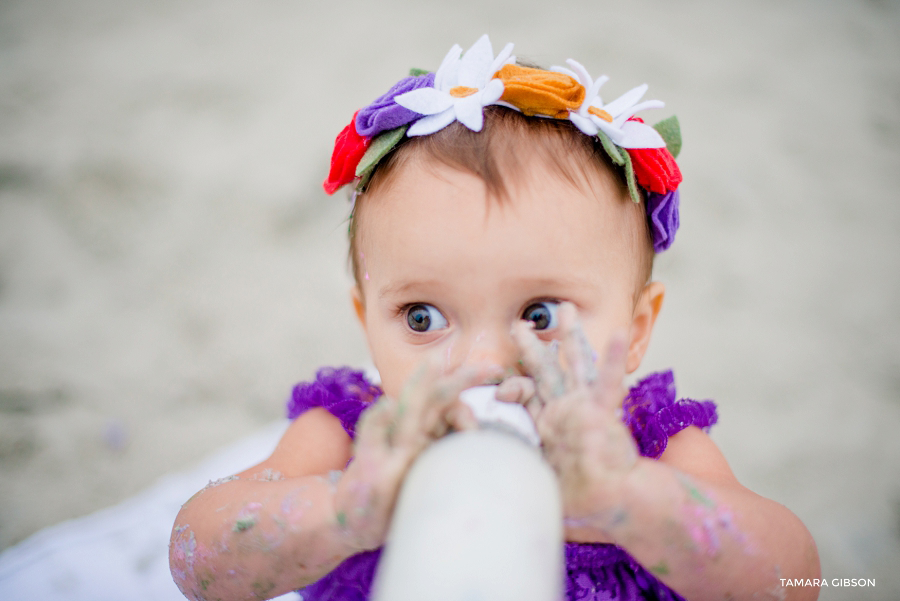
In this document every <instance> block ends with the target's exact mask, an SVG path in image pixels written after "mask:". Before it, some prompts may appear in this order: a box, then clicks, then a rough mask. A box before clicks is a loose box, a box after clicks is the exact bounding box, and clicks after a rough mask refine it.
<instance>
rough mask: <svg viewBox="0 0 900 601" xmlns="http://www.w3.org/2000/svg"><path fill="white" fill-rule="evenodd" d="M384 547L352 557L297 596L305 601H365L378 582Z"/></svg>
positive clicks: (303, 589) (300, 591) (301, 590)
mask: <svg viewBox="0 0 900 601" xmlns="http://www.w3.org/2000/svg"><path fill="white" fill-rule="evenodd" d="M380 557H381V548H378V549H375V550H373V551H365V552H363V553H359V554H357V555H351V556H350V557H348V558H347V559H345V560H344V561H342V562H341V563H340V564H339V565H338V567H336V568H335V569H333V570H332V571H331V572H329V573H328V574H326V575H325V576H323V577H322V578H320V579H318V580H316V581H315V582H313V583H312V584H310V585H309V586H307V587H306V588H302V589H300V590H299V591H297V592H298V593H300V594H301V595H303V601H366V599H368V598H369V591H370V589H371V588H372V580H374V579H375V568H377V567H378V559H379V558H380Z"/></svg>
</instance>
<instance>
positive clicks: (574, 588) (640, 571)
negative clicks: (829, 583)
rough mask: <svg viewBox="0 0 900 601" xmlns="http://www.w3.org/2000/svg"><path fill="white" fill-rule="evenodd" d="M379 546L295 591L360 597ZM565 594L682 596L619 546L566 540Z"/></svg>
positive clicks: (311, 598)
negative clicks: (567, 541) (568, 541)
mask: <svg viewBox="0 0 900 601" xmlns="http://www.w3.org/2000/svg"><path fill="white" fill-rule="evenodd" d="M381 552H382V549H381V548H379V549H375V550H374V551H366V552H364V553H360V554H358V555H353V556H351V557H348V558H347V559H345V560H344V561H343V562H342V563H341V564H340V565H339V566H338V567H336V568H335V569H334V570H332V571H331V572H330V573H328V574H326V575H325V576H324V577H322V578H321V579H319V580H317V581H316V582H314V583H312V584H310V585H309V586H307V587H306V588H304V589H301V590H299V591H298V592H299V593H301V594H302V595H303V599H304V601H325V600H328V601H365V600H366V599H368V598H369V593H370V591H371V588H372V581H373V579H374V578H375V570H376V569H377V567H378V561H379V559H380V557H381ZM566 599H568V600H571V601H575V600H577V601H601V600H602V601H641V600H644V599H655V600H658V601H684V600H683V597H681V596H679V595H678V594H677V593H675V592H674V591H673V590H671V589H670V588H668V587H667V586H666V585H664V584H663V583H662V582H660V581H659V580H658V579H657V578H656V577H655V576H653V574H651V573H650V572H648V571H647V570H645V569H644V568H643V567H641V565H640V564H639V563H638V562H637V561H635V560H634V558H633V557H631V555H629V554H628V553H626V552H625V551H624V550H623V549H622V548H620V547H617V546H615V545H609V544H590V543H566Z"/></svg>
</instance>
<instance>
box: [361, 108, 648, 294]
mask: <svg viewBox="0 0 900 601" xmlns="http://www.w3.org/2000/svg"><path fill="white" fill-rule="evenodd" d="M523 150H525V151H526V152H528V153H537V158H538V159H539V160H541V161H542V162H543V163H544V164H546V165H548V166H549V167H550V170H551V172H552V173H555V174H557V175H558V176H559V177H560V178H561V179H562V180H563V181H565V182H566V183H568V184H570V185H573V186H576V187H579V186H582V187H583V186H585V185H587V184H586V182H590V181H592V180H591V178H590V175H591V172H593V173H594V174H597V175H599V176H600V177H603V178H607V179H609V180H611V181H612V182H613V183H614V185H615V188H616V190H617V192H618V195H617V196H618V200H619V201H620V202H623V203H627V205H629V206H630V207H633V213H634V217H635V218H634V220H633V221H634V222H635V224H636V225H635V227H634V228H631V233H629V234H628V237H629V238H630V242H631V246H632V247H633V248H634V252H635V254H636V256H637V260H638V262H639V263H638V270H637V283H636V289H635V295H634V301H635V302H637V299H638V298H639V296H640V293H641V291H642V290H643V288H644V285H645V284H646V283H647V282H648V281H649V280H650V276H651V274H652V271H653V258H654V251H653V242H652V236H651V233H650V226H649V223H648V219H647V216H646V215H647V214H646V209H645V207H644V206H643V205H644V203H643V202H641V203H640V204H635V203H633V202H632V201H631V199H630V197H629V194H628V189H627V186H626V183H625V176H624V174H623V173H622V171H621V169H619V168H618V167H616V166H615V165H614V164H613V163H612V161H611V160H610V159H609V156H608V155H607V153H606V152H605V151H604V150H603V148H602V146H601V144H600V142H599V141H598V140H597V138H595V137H589V136H586V135H584V134H583V133H581V132H580V131H578V129H577V128H575V127H574V126H573V125H572V124H571V123H570V122H568V121H562V120H558V119H543V118H539V117H527V116H525V115H523V114H522V113H519V112H517V111H514V110H512V109H509V108H506V107H502V106H488V107H485V109H484V128H483V130H482V131H481V132H473V131H471V130H470V129H468V128H466V127H465V126H464V125H462V124H461V123H458V122H457V123H453V124H451V125H449V126H447V127H445V128H444V129H442V130H440V131H438V132H436V133H434V134H431V135H429V136H421V137H414V138H406V139H404V140H403V141H402V142H401V143H400V144H399V145H398V146H397V147H396V148H395V149H394V150H393V151H392V152H391V153H390V154H389V155H387V156H386V157H385V158H384V159H382V160H381V161H380V162H379V163H378V165H377V167H376V168H375V171H374V173H373V174H372V177H371V179H370V180H369V182H368V186H367V187H366V190H365V192H362V193H359V194H358V195H357V197H356V203H355V206H354V209H353V213H352V214H351V216H350V226H349V238H350V248H349V253H348V259H349V262H350V268H351V270H352V274H353V278H354V280H355V281H356V284H357V287H358V288H359V290H360V294H362V280H361V273H360V267H361V266H360V261H359V249H358V245H357V232H358V228H359V212H360V208H361V205H362V204H363V203H365V202H367V200H366V198H367V197H368V196H370V195H373V193H374V192H376V191H378V190H384V189H385V188H389V186H390V185H391V181H392V178H391V174H392V173H394V172H395V171H396V170H397V169H400V168H403V167H404V166H405V165H407V164H408V163H409V162H410V161H412V160H418V161H425V162H427V161H434V162H435V163H437V164H441V165H446V166H448V167H451V168H453V169H456V170H459V171H461V172H464V173H471V174H472V175H475V176H477V177H479V178H480V179H481V180H482V181H483V182H484V184H485V187H486V189H487V192H488V196H489V198H491V199H494V200H495V201H497V202H500V203H503V202H506V201H507V200H508V198H509V187H510V182H512V185H516V181H517V180H519V179H520V178H519V177H518V176H520V175H522V174H521V172H520V170H522V169H524V166H523V164H522V162H520V161H519V160H518V157H519V156H521V155H522V154H523Z"/></svg>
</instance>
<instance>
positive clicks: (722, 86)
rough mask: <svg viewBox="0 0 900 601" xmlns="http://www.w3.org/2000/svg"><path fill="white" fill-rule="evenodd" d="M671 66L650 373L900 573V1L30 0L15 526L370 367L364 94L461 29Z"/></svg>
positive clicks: (844, 550) (9, 154)
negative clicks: (666, 233)
mask: <svg viewBox="0 0 900 601" xmlns="http://www.w3.org/2000/svg"><path fill="white" fill-rule="evenodd" d="M484 32H488V33H489V34H490V35H491V38H492V40H493V41H494V44H495V46H496V47H498V48H499V47H500V46H502V44H504V43H506V42H507V41H513V42H515V43H516V50H517V54H518V55H519V56H522V57H526V58H529V59H531V60H534V61H537V62H539V63H543V64H546V65H549V64H561V63H562V61H563V60H564V59H566V58H568V57H570V56H571V57H574V58H576V59H577V60H579V61H581V62H583V63H584V64H585V65H586V66H587V67H588V69H589V70H590V71H591V72H592V73H600V72H606V73H607V74H609V75H610V76H611V77H612V80H611V82H610V83H609V84H607V86H606V87H605V88H604V90H605V92H606V94H607V95H611V94H617V93H621V92H624V91H626V90H628V89H630V88H631V87H633V86H635V85H638V84H640V83H644V82H645V81H646V82H648V83H650V86H651V87H650V94H649V96H650V97H652V98H660V99H663V100H665V101H666V102H667V108H666V109H664V110H663V111H659V112H658V115H654V116H653V117H654V118H655V117H657V116H658V118H660V119H661V118H663V117H665V116H667V115H669V114H672V113H675V114H677V115H678V116H679V118H680V119H681V122H682V128H683V131H684V135H685V147H684V151H683V153H682V155H681V159H680V160H679V163H680V164H681V166H682V170H683V171H684V173H685V183H684V184H683V188H682V223H683V227H682V230H681V232H680V233H679V240H678V243H677V244H676V245H675V247H674V248H673V249H672V250H671V251H669V252H667V253H666V254H665V255H663V256H662V257H661V258H660V259H659V261H658V267H657V277H658V278H659V279H661V280H663V281H664V282H666V284H667V286H668V290H669V295H668V298H667V305H666V308H665V309H664V312H663V317H662V319H661V322H660V324H659V326H658V330H657V332H656V334H655V338H654V343H653V345H652V346H651V353H650V355H649V356H648V357H647V359H646V361H645V363H644V366H643V367H642V369H641V373H645V372H647V371H652V370H654V369H661V368H665V367H670V366H671V367H673V368H674V369H675V370H676V378H677V382H678V385H679V390H680V392H681V393H682V394H684V395H687V396H691V397H695V398H714V399H716V400H717V401H718V402H719V407H720V415H721V420H720V424H719V425H718V426H717V427H716V428H715V429H714V430H713V436H714V439H715V440H716V441H717V442H718V443H719V445H720V446H721V447H722V449H723V451H724V452H725V454H726V456H727V457H728V458H729V460H730V462H731V464H732V467H733V469H734V471H735V472H736V474H737V475H738V477H739V479H741V481H742V482H744V483H745V484H746V485H748V486H750V487H751V488H753V489H754V490H756V491H757V492H759V493H761V494H763V495H766V496H769V497H771V498H774V499H776V500H778V501H780V502H782V503H784V504H785V505H787V506H788V507H790V508H791V509H792V510H793V511H795V512H796V513H797V514H798V515H799V516H800V517H801V518H802V519H804V521H805V522H806V523H807V525H808V526H809V528H810V529H811V530H812V532H813V534H814V536H815V537H816V539H817V541H818V543H819V546H820V552H821V555H822V561H823V568H824V571H825V575H826V576H828V577H829V578H832V577H839V578H855V577H864V578H877V586H876V588H875V589H869V590H866V591H862V590H848V589H845V590H840V589H836V590H835V589H832V590H830V591H827V592H826V593H825V594H823V596H822V598H823V599H857V598H858V599H870V598H871V599H896V598H897V594H898V591H900V575H898V573H897V570H896V566H897V565H900V317H898V313H897V308H898V306H900V269H898V264H900V261H898V259H900V242H898V235H897V231H898V228H900V193H898V190H900V5H898V3H897V2H895V1H890V0H881V1H875V0H872V1H868V2H850V1H848V2H830V1H820V2H812V1H808V2H777V1H774V0H772V1H765V0H753V1H748V2H739V3H738V2H728V3H725V2H707V3H703V2H688V1H679V2H677V3H676V2H666V1H663V0H660V1H657V2H627V3H624V2H617V3H612V2H599V1H596V0H594V1H584V2H558V3H552V4H550V3H533V4H528V3H511V2H495V3H486V2H481V1H477V2H476V1H463V2H441V3H433V4H428V3H419V4H415V5H409V4H407V3H405V2H400V1H399V0H390V1H387V2H377V3H376V2H314V3H313V2H297V1H294V2H288V1H271V0H267V1H256V2H245V3H242V2H229V1H223V0H215V1H213V0H193V1H190V2H174V1H169V0H166V1H153V2H151V1H144V2H130V3H121V2H113V1H112V0H80V1H79V2H76V3H73V2H63V1H55V2H51V1H47V0H30V1H24V0H4V1H3V2H2V3H0V482H2V485H0V548H3V547H6V546H9V545H11V544H14V543H16V542H17V541H20V540H22V539H23V538H25V537H26V536H28V535H29V534H31V533H33V532H35V531H36V530H38V529H40V528H42V527H44V526H47V525H50V524H53V523H55V522H58V521H60V520H63V519H66V518H70V517H74V516H78V515H82V514H85V513H88V512H91V511H93V510H96V509H98V508H100V507H104V506H107V505H110V504H113V503H116V502H118V501H121V500H122V499H125V498H127V497H129V496H130V495H133V494H134V493H136V492H137V491H139V490H141V489H142V488H144V487H146V486H147V485H149V484H150V483H152V482H153V481H154V480H155V479H156V478H158V477H159V476H160V475H162V474H164V473H166V472H170V471H173V470H178V469H183V468H186V467H188V466H190V465H192V464H194V463H195V462H196V461H197V460H198V459H199V458H201V457H202V456H204V455H205V454H207V453H209V452H210V451H212V450H213V449H215V448H218V447H220V446H221V445H223V444H226V443H228V442H231V441H233V440H236V439H237V438H240V437H242V436H244V435H246V434H248V433H250V432H252V431H254V430H256V429H258V428H259V427H261V426H262V425H264V424H267V423H269V422H271V421H272V420H275V419H277V418H278V417H279V416H281V415H282V407H283V401H284V398H285V397H286V395H287V394H288V392H289V390H290V388H291V386H292V385H293V383H294V382H296V381H297V380H300V379H305V378H308V377H310V376H311V375H312V374H313V372H314V370H315V368H316V367H317V366H319V365H323V364H344V363H346V364H352V365H362V364H363V363H364V362H365V360H366V351H365V344H364V341H363V340H362V338H361V336H360V334H359V333H358V332H357V330H356V324H355V321H354V318H353V316H352V311H351V309H350V304H349V302H348V300H347V289H348V287H349V282H350V280H349V278H348V276H347V274H346V271H345V269H344V252H345V250H344V248H345V247H344V245H345V242H344V235H345V223H344V219H345V217H346V212H347V208H348V207H347V204H346V203H345V202H344V200H343V198H328V197H326V196H325V195H324V193H323V192H322V191H321V188H320V182H321V180H322V179H323V178H324V175H325V173H326V168H327V163H328V157H329V155H330V149H331V143H332V141H333V139H334V136H335V135H336V133H337V132H338V131H339V130H340V129H341V128H342V127H343V126H344V125H345V124H346V122H347V121H349V118H350V116H351V115H352V113H353V111H354V110H356V109H357V108H359V107H360V106H363V105H364V104H366V103H367V102H369V101H370V100H372V99H373V98H375V97H376V96H378V95H379V94H381V93H383V92H384V91H385V90H386V89H387V88H388V87H389V86H390V85H391V84H392V83H393V82H394V81H396V80H397V79H399V78H400V77H401V76H403V75H404V74H405V72H406V70H407V69H408V68H409V67H411V66H416V67H423V68H430V69H434V68H436V67H437V64H438V63H439V61H440V59H441V58H442V57H443V55H444V53H445V52H446V50H447V49H448V48H449V47H450V46H451V45H452V44H453V43H457V42H458V43H460V44H461V45H462V46H463V47H466V48H467V47H468V46H469V45H471V44H472V43H473V42H474V41H475V40H476V39H477V38H478V36H479V35H481V34H482V33H484Z"/></svg>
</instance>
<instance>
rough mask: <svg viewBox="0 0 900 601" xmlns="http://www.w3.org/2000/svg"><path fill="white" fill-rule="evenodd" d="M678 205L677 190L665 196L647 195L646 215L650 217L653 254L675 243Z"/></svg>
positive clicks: (651, 193) (678, 222)
mask: <svg viewBox="0 0 900 601" xmlns="http://www.w3.org/2000/svg"><path fill="white" fill-rule="evenodd" d="M678 204H679V194H678V190H672V191H671V192H668V193H666V194H656V193H655V192H650V193H649V194H648V195H647V215H648V216H649V217H650V233H651V234H652V236H653V252H658V253H659V252H662V251H664V250H666V249H667V248H669V247H670V246H672V242H674V241H675V232H676V231H677V230H678V225H679V224H680V221H679V217H678Z"/></svg>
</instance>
